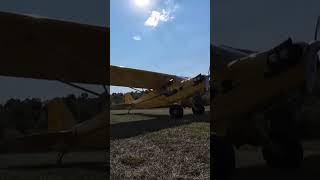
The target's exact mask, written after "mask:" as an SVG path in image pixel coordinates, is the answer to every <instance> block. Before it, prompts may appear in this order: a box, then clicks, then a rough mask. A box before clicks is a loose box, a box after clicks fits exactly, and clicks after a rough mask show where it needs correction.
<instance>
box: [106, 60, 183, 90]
mask: <svg viewBox="0 0 320 180" xmlns="http://www.w3.org/2000/svg"><path fill="white" fill-rule="evenodd" d="M171 79H173V81H182V80H184V78H182V77H178V76H175V75H170V74H163V73H157V72H152V71H145V70H139V69H132V68H125V67H119V66H113V65H111V66H110V85H112V86H126V87H135V88H149V89H159V88H161V87H163V86H165V85H167V84H168V83H169V81H170V80H171Z"/></svg>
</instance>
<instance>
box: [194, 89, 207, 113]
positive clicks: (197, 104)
mask: <svg viewBox="0 0 320 180" xmlns="http://www.w3.org/2000/svg"><path fill="white" fill-rule="evenodd" d="M203 104H204V103H203V100H202V97H201V94H200V93H197V94H195V96H194V97H193V98H192V112H193V114H194V115H201V114H203V113H204V111H205V109H204V106H203Z"/></svg>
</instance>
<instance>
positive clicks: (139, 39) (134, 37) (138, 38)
mask: <svg viewBox="0 0 320 180" xmlns="http://www.w3.org/2000/svg"><path fill="white" fill-rule="evenodd" d="M132 39H133V40H135V41H141V36H133V37H132Z"/></svg>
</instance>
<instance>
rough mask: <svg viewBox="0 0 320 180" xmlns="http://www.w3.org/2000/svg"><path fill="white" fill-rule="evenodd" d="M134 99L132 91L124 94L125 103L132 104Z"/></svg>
mask: <svg viewBox="0 0 320 180" xmlns="http://www.w3.org/2000/svg"><path fill="white" fill-rule="evenodd" d="M133 100H134V99H133V97H132V95H131V94H130V93H126V94H125V95H124V104H131V103H132V101H133Z"/></svg>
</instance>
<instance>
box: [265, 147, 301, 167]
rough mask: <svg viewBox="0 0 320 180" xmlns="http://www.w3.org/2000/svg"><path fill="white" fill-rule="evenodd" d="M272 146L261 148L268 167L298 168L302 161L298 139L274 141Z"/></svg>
mask: <svg viewBox="0 0 320 180" xmlns="http://www.w3.org/2000/svg"><path fill="white" fill-rule="evenodd" d="M274 146H275V147H274V148H273V150H271V149H270V148H263V149H262V154H263V158H264V160H265V161H266V163H267V165H268V166H269V167H274V168H298V167H300V166H301V164H302V162H303V147H302V144H301V143H300V142H299V141H296V142H286V143H274Z"/></svg>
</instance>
